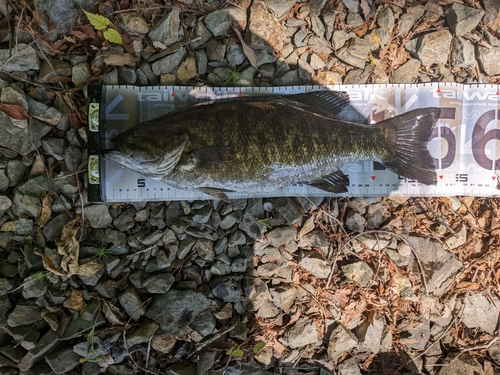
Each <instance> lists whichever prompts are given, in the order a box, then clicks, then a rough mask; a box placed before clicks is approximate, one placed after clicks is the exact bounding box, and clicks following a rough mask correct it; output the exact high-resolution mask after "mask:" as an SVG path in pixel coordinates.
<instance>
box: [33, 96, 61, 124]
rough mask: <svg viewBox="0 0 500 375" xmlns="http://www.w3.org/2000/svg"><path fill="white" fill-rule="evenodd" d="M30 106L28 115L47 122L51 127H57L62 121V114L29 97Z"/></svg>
mask: <svg viewBox="0 0 500 375" xmlns="http://www.w3.org/2000/svg"><path fill="white" fill-rule="evenodd" d="M26 99H27V100H28V104H29V109H28V113H29V114H30V116H33V117H34V118H36V119H38V120H40V121H43V122H45V123H46V124H49V125H57V124H58V123H59V122H60V121H61V119H62V113H61V112H59V111H58V110H57V109H55V108H54V107H49V106H47V105H45V104H43V103H41V102H38V101H36V100H34V99H32V98H30V97H29V96H27V97H26Z"/></svg>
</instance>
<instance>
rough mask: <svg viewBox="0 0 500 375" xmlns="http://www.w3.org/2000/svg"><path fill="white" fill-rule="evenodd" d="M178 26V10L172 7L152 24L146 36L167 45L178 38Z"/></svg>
mask: <svg viewBox="0 0 500 375" xmlns="http://www.w3.org/2000/svg"><path fill="white" fill-rule="evenodd" d="M179 27H180V18H179V11H178V10H177V9H175V8H174V9H172V11H171V12H170V13H169V14H167V15H166V16H165V17H163V18H162V19H161V20H160V21H158V22H157V23H156V24H155V25H154V26H153V28H152V29H151V31H149V33H148V36H149V38H150V39H151V40H152V41H153V42H160V43H162V44H163V45H165V46H167V47H168V46H170V45H172V44H174V43H175V42H177V39H179ZM168 73H170V72H168Z"/></svg>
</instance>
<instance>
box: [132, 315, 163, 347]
mask: <svg viewBox="0 0 500 375" xmlns="http://www.w3.org/2000/svg"><path fill="white" fill-rule="evenodd" d="M157 329H158V323H156V322H154V321H152V320H146V321H144V322H141V325H140V326H139V327H137V328H136V329H134V330H133V331H132V332H130V333H129V334H128V335H127V345H128V346H129V347H131V346H134V345H138V344H142V343H147V342H148V341H149V340H150V339H151V337H153V335H154V334H155V332H156V330H157Z"/></svg>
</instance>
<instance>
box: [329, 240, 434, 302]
mask: <svg viewBox="0 0 500 375" xmlns="http://www.w3.org/2000/svg"><path fill="white" fill-rule="evenodd" d="M372 233H384V234H389V235H391V236H395V237H397V238H399V239H400V240H401V241H403V242H404V243H405V244H406V245H407V246H408V247H409V248H410V250H411V252H412V253H413V255H414V256H415V259H416V260H417V264H418V267H419V269H420V272H421V276H422V283H423V284H424V287H425V294H426V295H428V294H429V291H428V289H427V281H426V280H425V273H424V267H423V266H422V263H421V262H420V258H419V257H418V255H417V253H416V251H415V249H414V248H413V246H411V245H410V244H409V242H408V241H407V240H406V239H405V238H403V237H401V236H400V235H399V234H396V233H393V232H389V231H386V230H369V231H366V232H363V233H359V234H357V235H355V236H354V237H352V238H350V239H349V240H348V241H347V242H345V243H344V244H343V245H342V246H341V247H340V249H339V252H340V251H341V250H343V249H344V247H345V246H347V245H348V244H349V243H350V242H351V241H353V240H355V239H356V238H358V237H361V236H363V235H365V234H372ZM333 272H334V270H333V269H332V270H331V271H330V273H333ZM330 279H331V275H330V276H329V277H328V280H329V281H328V282H330ZM328 287H329V284H327V286H326V288H328Z"/></svg>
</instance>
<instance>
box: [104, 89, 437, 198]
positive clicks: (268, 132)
mask: <svg viewBox="0 0 500 375" xmlns="http://www.w3.org/2000/svg"><path fill="white" fill-rule="evenodd" d="M349 104H350V98H349V95H348V93H347V92H343V91H314V92H309V93H304V94H294V95H281V96H269V97H264V98H263V97H258V98H255V97H249V98H241V99H235V100H217V101H213V102H209V103H200V104H197V105H194V106H191V107H189V108H187V109H183V110H179V111H176V112H173V113H168V114H166V115H163V116H161V117H158V118H154V119H151V120H148V121H145V122H142V123H139V124H138V125H136V126H133V127H131V128H130V129H128V130H126V131H124V132H122V133H121V134H118V135H117V136H115V137H114V138H112V139H111V142H112V144H113V146H114V147H113V148H112V149H109V150H106V151H105V157H106V158H108V159H109V160H113V161H114V162H116V163H118V164H120V165H121V166H123V167H125V168H128V169H131V170H133V171H136V172H139V173H140V174H142V175H144V176H146V177H150V178H152V179H155V180H158V181H161V182H163V183H165V184H167V185H170V186H172V187H175V188H178V189H183V190H196V191H201V192H203V193H206V194H208V195H210V196H212V197H214V198H219V199H222V200H225V201H228V200H229V199H228V195H227V194H228V193H232V192H234V193H244V194H257V193H258V194H262V193H266V192H271V191H273V190H277V189H280V188H283V187H286V186H289V185H292V184H306V185H310V186H314V187H316V188H319V189H322V190H324V191H325V192H329V193H337V194H339V193H346V192H348V187H349V177H348V175H346V174H345V173H344V172H343V171H342V170H341V168H340V167H341V166H342V165H343V164H346V163H352V162H358V161H364V160H373V161H377V162H379V163H381V164H383V165H384V166H385V167H386V168H387V169H389V170H391V171H394V172H395V173H397V174H399V175H401V176H404V177H407V178H409V179H412V180H416V181H418V182H419V183H422V184H425V185H432V184H435V183H436V180H437V178H436V170H435V166H434V162H433V158H432V156H431V155H430V153H429V151H428V149H427V143H428V141H429V137H430V135H431V132H432V129H433V127H434V126H436V122H437V121H438V119H439V116H440V109H439V108H435V107H430V108H421V109H415V110H412V111H409V112H406V113H404V114H400V115H397V116H395V117H391V118H387V119H385V120H383V121H380V122H378V123H376V124H373V125H367V124H362V123H357V122H352V121H344V120H342V116H341V115H342V113H343V111H345V110H346V108H347V107H350V108H352V107H351V106H350V105H349Z"/></svg>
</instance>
